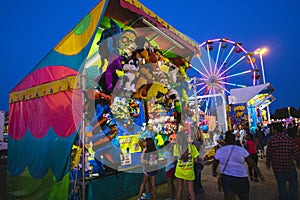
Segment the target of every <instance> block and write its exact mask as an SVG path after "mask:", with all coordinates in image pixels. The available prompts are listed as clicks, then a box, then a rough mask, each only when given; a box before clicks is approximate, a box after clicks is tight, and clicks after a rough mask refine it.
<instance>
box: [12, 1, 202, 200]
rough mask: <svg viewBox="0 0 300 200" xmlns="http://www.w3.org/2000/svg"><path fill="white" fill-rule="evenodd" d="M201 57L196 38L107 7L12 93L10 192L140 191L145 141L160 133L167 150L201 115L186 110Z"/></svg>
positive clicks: (127, 8) (36, 195) (23, 195)
mask: <svg viewBox="0 0 300 200" xmlns="http://www.w3.org/2000/svg"><path fill="white" fill-rule="evenodd" d="M195 54H198V55H199V49H198V45H197V44H196V43H195V42H194V41H192V40H191V39H189V38H188V37H186V36H185V35H183V34H182V33H180V32H178V31H177V30H176V29H175V28H173V27H172V26H171V25H169V24H168V23H166V22H165V21H163V20H162V19H161V18H159V17H158V16H156V15H155V14H154V13H153V12H152V11H150V10H149V9H147V8H146V7H145V6H143V5H142V4H140V3H139V2H138V1H129V0H120V1H118V0H111V1H108V0H103V1H100V2H99V3H98V4H97V5H96V6H95V7H94V8H93V9H92V10H91V11H90V12H89V13H88V14H87V15H86V16H84V17H83V18H82V20H81V21H80V22H79V23H78V24H77V25H76V26H74V27H73V29H72V30H71V31H70V32H69V33H68V34H67V35H66V36H65V37H64V38H63V39H62V40H61V41H60V42H59V43H58V44H57V45H56V46H55V47H54V48H53V49H52V50H51V51H50V52H49V53H48V54H47V55H46V56H45V57H44V58H43V59H42V60H41V61H40V62H39V64H38V65H36V66H35V67H34V68H33V70H32V71H31V72H30V73H29V74H28V75H26V76H25V77H24V79H23V80H22V81H20V83H19V84H18V85H16V87H15V88H14V89H13V90H12V91H11V92H10V99H9V103H10V107H9V149H8V154H9V158H8V164H7V190H8V194H9V196H10V197H11V198H12V199H76V198H82V199H85V198H88V199H100V198H101V199H126V198H128V197H130V196H132V195H134V194H136V193H137V192H138V186H139V184H140V182H141V177H142V176H141V175H140V174H139V173H136V172H141V168H140V161H139V156H140V152H141V147H140V146H139V140H140V139H141V138H145V137H155V141H156V145H157V147H158V148H160V147H161V146H162V145H163V143H164V141H166V140H169V138H170V136H171V135H174V133H176V131H178V129H179V126H180V124H182V123H183V122H184V123H185V124H187V125H188V127H189V128H188V131H191V130H192V129H193V126H190V125H192V124H194V122H195V120H194V118H195V117H193V116H197V115H196V114H195V113H193V112H190V110H189V108H188V106H186V105H188V96H189V94H191V92H190V91H189V88H190V87H189V77H188V76H187V71H188V70H189V69H190V65H189V60H190V59H191V58H192V57H193V56H194V55H195ZM186 116H189V118H188V117H186ZM188 119H191V120H190V121H188ZM196 125H197V124H196ZM94 161H97V162H96V164H95V162H94ZM96 168H97V171H96ZM80 169H81V172H82V173H78V171H79V170H80ZM108 169H111V171H110V172H112V174H109V173H106V172H107V171H106V170H108ZM74 170H75V173H73V172H74ZM124 171H125V172H128V173H124ZM89 172H90V173H89ZM102 172H104V174H103V173H102ZM129 172H132V173H129ZM92 173H96V174H97V176H95V177H94V176H91V174H92ZM159 173H161V175H158V176H157V177H158V178H157V183H160V182H162V181H164V173H163V171H162V170H160V172H159ZM74 174H75V175H74ZM78 183H80V184H81V187H80V188H79V190H77V189H78V185H80V184H78ZM114 186H118V188H117V191H118V192H116V191H115V190H113V189H108V188H111V187H114ZM78 191H81V193H80V194H78Z"/></svg>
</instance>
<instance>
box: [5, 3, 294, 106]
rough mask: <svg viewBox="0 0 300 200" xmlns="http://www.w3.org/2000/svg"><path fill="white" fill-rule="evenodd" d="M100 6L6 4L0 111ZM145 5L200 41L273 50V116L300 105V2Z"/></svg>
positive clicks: (269, 66)
mask: <svg viewBox="0 0 300 200" xmlns="http://www.w3.org/2000/svg"><path fill="white" fill-rule="evenodd" d="M97 2H98V1H96V0H85V1H79V0H72V1H71V0H51V1H38V0H27V1H18V2H15V1H10V0H2V1H0V8H1V12H0V16H1V22H2V29H1V32H0V38H1V61H2V67H1V69H2V70H3V72H2V73H1V76H2V78H1V79H0V80H1V83H0V84H1V90H0V92H1V93H0V95H1V98H0V110H6V111H8V97H9V92H10V91H11V90H12V89H13V88H14V87H15V86H16V85H17V84H18V83H19V82H20V81H21V80H22V79H23V78H24V77H25V75H27V74H28V73H29V72H30V71H31V69H32V68H33V67H34V66H35V65H36V64H38V63H39V61H40V60H42V58H43V57H44V56H45V55H46V54H47V53H48V52H49V51H50V50H51V49H52V48H53V47H54V46H55V45H56V44H57V43H58V42H59V41H60V40H61V39H62V38H63V37H64V36H65V35H66V34H67V33H68V32H69V31H70V30H71V29H72V28H73V27H74V26H75V25H76V24H77V23H78V22H79V21H80V19H81V18H82V17H83V16H84V15H85V14H86V13H87V12H88V11H90V10H91V9H92V8H93V7H94V6H95V5H96V4H97ZM140 2H141V3H143V4H144V5H145V6H146V7H148V8H149V9H150V10H152V11H153V12H154V13H156V14H157V15H158V16H159V17H161V18H162V19H164V20H165V21H166V22H168V23H169V24H171V25H172V26H174V27H175V28H176V29H178V30H179V31H181V32H182V33H184V34H185V35H187V36H189V37H190V38H192V39H193V40H195V41H197V42H198V43H202V42H204V41H206V40H209V39H214V38H228V39H230V40H233V41H236V42H242V43H243V47H244V48H245V49H246V50H247V51H254V50H255V49H257V48H260V47H268V49H269V52H268V54H267V55H266V56H265V57H264V66H265V75H266V80H267V82H270V83H271V84H272V86H273V87H274V88H275V89H276V91H275V92H274V96H275V97H276V101H275V102H273V103H272V104H271V105H270V108H271V112H274V111H275V109H277V108H283V107H288V106H290V107H295V108H296V109H298V108H299V107H300V98H299V94H300V87H299V83H300V80H299V75H300V73H299V71H298V67H299V61H298V56H299V55H298V51H299V47H300V40H299V36H300V12H299V8H300V1H298V0H290V1H283V0H278V1H271V0H265V1H261V0H252V1H240V0H228V1H209V0H206V1H199V0H190V1H171V0H163V1H154V0H141V1H140ZM179 2H180V3H179Z"/></svg>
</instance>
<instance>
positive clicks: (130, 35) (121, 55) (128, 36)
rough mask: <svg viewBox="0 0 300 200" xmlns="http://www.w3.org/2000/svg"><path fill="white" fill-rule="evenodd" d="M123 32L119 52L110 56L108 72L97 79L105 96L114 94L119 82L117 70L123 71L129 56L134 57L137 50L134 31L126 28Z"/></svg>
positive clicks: (119, 42)
mask: <svg viewBox="0 0 300 200" xmlns="http://www.w3.org/2000/svg"><path fill="white" fill-rule="evenodd" d="M123 30H124V32H122V34H121V36H120V39H119V40H118V48H117V49H118V51H117V52H115V54H112V55H110V57H109V59H108V66H107V69H106V71H105V72H103V73H102V75H100V76H99V77H97V78H96V79H95V81H96V82H98V85H99V86H100V89H101V90H102V91H103V92H104V93H105V94H111V93H112V92H113V90H114V88H115V86H116V84H118V82H119V76H118V72H117V70H120V71H122V70H123V63H124V61H125V60H127V58H128V56H131V55H132V51H133V50H134V49H135V48H136V45H135V43H134V40H135V37H136V34H135V31H134V29H132V28H130V27H126V28H124V29H123ZM119 88H120V86H119Z"/></svg>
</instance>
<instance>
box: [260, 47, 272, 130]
mask: <svg viewBox="0 0 300 200" xmlns="http://www.w3.org/2000/svg"><path fill="white" fill-rule="evenodd" d="M259 57H260V65H261V72H262V76H263V82H264V84H266V77H265V69H264V62H263V57H262V53H261V51H260V52H259ZM267 115H268V123H269V124H271V116H270V108H269V105H267Z"/></svg>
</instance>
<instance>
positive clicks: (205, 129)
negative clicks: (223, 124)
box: [200, 119, 208, 133]
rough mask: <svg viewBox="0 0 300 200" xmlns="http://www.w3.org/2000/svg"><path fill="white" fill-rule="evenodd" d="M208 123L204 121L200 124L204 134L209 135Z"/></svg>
mask: <svg viewBox="0 0 300 200" xmlns="http://www.w3.org/2000/svg"><path fill="white" fill-rule="evenodd" d="M207 124H208V121H207V120H206V119H204V120H203V121H202V122H200V128H201V130H202V131H203V133H207V132H208V125H207Z"/></svg>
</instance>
